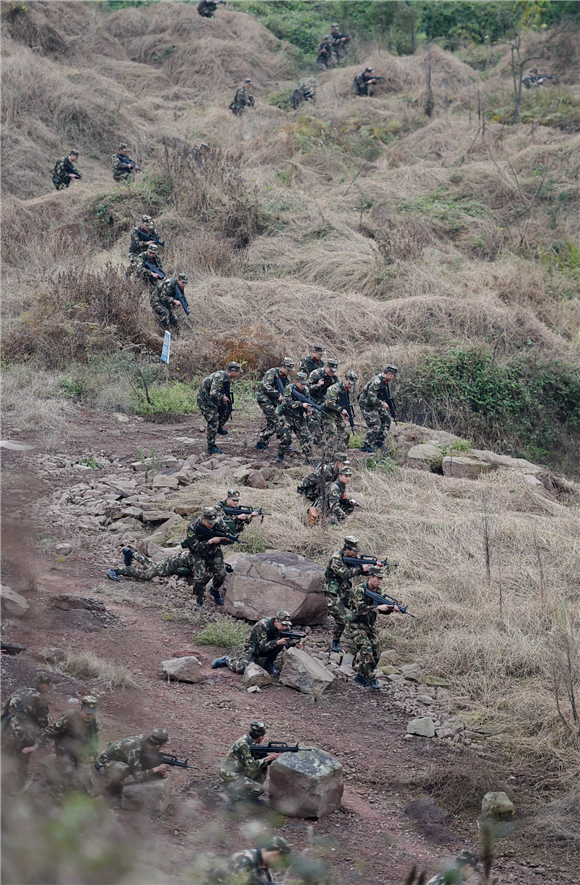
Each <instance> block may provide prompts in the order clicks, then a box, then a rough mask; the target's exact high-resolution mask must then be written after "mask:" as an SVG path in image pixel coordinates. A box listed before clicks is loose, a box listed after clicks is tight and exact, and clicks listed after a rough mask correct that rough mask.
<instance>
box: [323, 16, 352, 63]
mask: <svg viewBox="0 0 580 885" xmlns="http://www.w3.org/2000/svg"><path fill="white" fill-rule="evenodd" d="M351 40H352V37H351V35H350V34H341V32H340V27H339V25H338V23H337V22H333V24H332V30H331V31H330V34H327V35H326V37H323V38H322V40H321V41H320V43H319V44H318V46H317V48H316V49H317V54H316V62H317V64H318V67H319V68H320V70H321V71H325V70H327V69H328V68H334V67H336V65H337V64H339V62H340V60H341V59H342V57H343V55H344V52H345V49H346V46H347V45H348V43H350V41H351Z"/></svg>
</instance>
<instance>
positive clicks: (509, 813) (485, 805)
mask: <svg viewBox="0 0 580 885" xmlns="http://www.w3.org/2000/svg"><path fill="white" fill-rule="evenodd" d="M481 813H482V815H483V816H484V817H487V818H494V819H495V820H512V819H513V817H514V815H515V813H516V809H515V805H514V803H513V802H512V801H511V799H509V798H508V796H507V793H503V792H499V793H486V794H485V796H484V797H483V799H482V800H481Z"/></svg>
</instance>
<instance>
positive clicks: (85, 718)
mask: <svg viewBox="0 0 580 885" xmlns="http://www.w3.org/2000/svg"><path fill="white" fill-rule="evenodd" d="M96 715H97V699H96V698H94V697H92V696H86V697H84V698H82V699H81V708H80V710H68V711H67V712H66V713H63V715H62V716H61V717H60V718H59V719H57V720H56V722H55V723H54V724H53V725H49V726H48V728H47V729H45V731H44V732H43V733H42V734H41V735H40V737H39V738H38V740H37V741H36V744H35V745H34V747H33V749H34V750H39V749H41V748H42V747H45V746H46V745H47V744H48V743H49V741H51V740H53V741H54V747H55V752H56V757H57V762H58V766H57V770H58V776H57V782H56V783H55V784H54V786H55V787H56V788H57V790H58V792H59V793H62V792H65V791H66V790H80V791H82V792H84V793H92V791H93V784H92V777H91V775H92V767H91V762H93V761H94V758H95V757H96V755H97V750H98V746H99V726H98V724H97V721H96V719H95V717H96Z"/></svg>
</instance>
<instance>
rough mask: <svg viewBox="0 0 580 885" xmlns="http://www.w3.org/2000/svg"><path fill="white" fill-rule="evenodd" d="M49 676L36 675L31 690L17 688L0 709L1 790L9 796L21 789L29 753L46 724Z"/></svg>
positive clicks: (25, 777)
mask: <svg viewBox="0 0 580 885" xmlns="http://www.w3.org/2000/svg"><path fill="white" fill-rule="evenodd" d="M51 682H52V676H51V674H50V673H42V672H39V673H37V675H36V679H35V680H34V685H33V686H31V687H30V688H19V689H18V690H17V691H15V692H14V693H13V694H11V695H10V697H8V698H7V699H6V702H5V703H4V707H3V709H2V754H3V756H4V764H3V766H2V780H3V786H2V789H3V790H4V791H5V792H6V793H7V795H10V794H11V793H12V792H15V791H16V790H21V789H22V787H23V786H24V784H25V783H26V779H27V777H28V763H29V759H30V753H32V752H34V747H35V744H36V741H37V740H38V737H39V735H40V733H41V732H42V731H43V730H44V729H45V728H46V727H47V725H48V703H47V700H46V695H47V694H48V689H49V686H50V683H51Z"/></svg>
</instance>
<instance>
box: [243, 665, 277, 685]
mask: <svg viewBox="0 0 580 885" xmlns="http://www.w3.org/2000/svg"><path fill="white" fill-rule="evenodd" d="M271 684H272V677H271V676H270V674H269V673H266V671H265V670H264V668H263V667H260V665H259V664H254V663H252V664H248V666H247V667H246V669H245V671H244V685H245V686H246V688H251V687H252V686H253V685H257V686H258V688H264V686H266V685H271Z"/></svg>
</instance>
